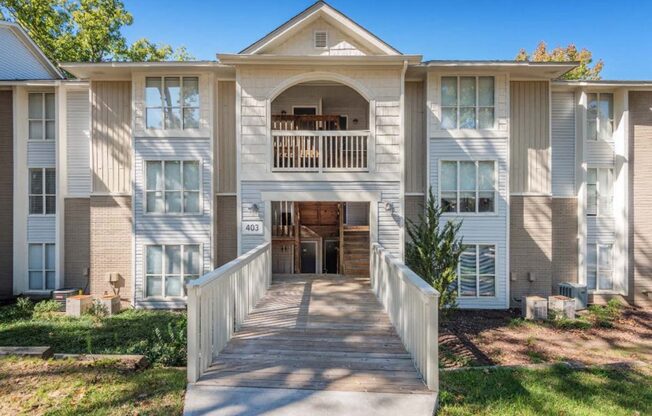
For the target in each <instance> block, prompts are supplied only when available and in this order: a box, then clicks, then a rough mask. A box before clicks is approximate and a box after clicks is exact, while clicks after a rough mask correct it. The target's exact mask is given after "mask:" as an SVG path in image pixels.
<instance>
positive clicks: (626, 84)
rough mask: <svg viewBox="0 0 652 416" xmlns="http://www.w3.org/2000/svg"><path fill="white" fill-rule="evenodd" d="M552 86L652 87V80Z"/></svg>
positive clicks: (568, 82)
mask: <svg viewBox="0 0 652 416" xmlns="http://www.w3.org/2000/svg"><path fill="white" fill-rule="evenodd" d="M553 84H554V85H563V86H570V87H592V86H593V87H644V88H649V87H652V80H650V81H645V80H643V81H633V80H627V81H621V80H565V79H562V80H556V81H553Z"/></svg>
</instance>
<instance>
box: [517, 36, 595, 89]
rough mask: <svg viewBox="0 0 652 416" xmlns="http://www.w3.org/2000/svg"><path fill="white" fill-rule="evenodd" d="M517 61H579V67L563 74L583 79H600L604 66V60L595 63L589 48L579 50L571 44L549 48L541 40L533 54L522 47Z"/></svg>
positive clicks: (565, 76)
mask: <svg viewBox="0 0 652 416" xmlns="http://www.w3.org/2000/svg"><path fill="white" fill-rule="evenodd" d="M516 60H517V61H530V62H578V63H579V65H578V66H577V68H574V69H573V70H572V71H569V72H567V73H566V74H564V75H563V76H562V78H563V79H582V80H599V79H600V72H601V71H602V68H603V67H604V63H603V62H602V60H601V59H600V60H598V61H597V62H596V63H595V64H593V54H592V53H591V51H589V50H588V49H585V48H583V49H581V50H578V49H577V46H575V45H574V44H572V43H571V44H570V45H568V46H566V47H565V48H562V47H560V46H558V47H556V48H555V49H553V50H548V45H547V44H546V42H543V41H542V42H539V44H538V45H537V47H536V49H535V50H534V51H533V52H532V54H528V52H527V51H526V50H525V49H521V50H520V51H519V52H518V55H516ZM591 64H593V65H591Z"/></svg>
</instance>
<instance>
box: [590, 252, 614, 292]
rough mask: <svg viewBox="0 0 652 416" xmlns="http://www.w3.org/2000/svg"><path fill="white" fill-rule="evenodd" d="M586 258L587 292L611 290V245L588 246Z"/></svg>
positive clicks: (612, 283)
mask: <svg viewBox="0 0 652 416" xmlns="http://www.w3.org/2000/svg"><path fill="white" fill-rule="evenodd" d="M586 257H587V260H586V286H587V288H588V289H589V290H613V289H614V266H613V245H612V244H589V245H588V246H587V253H586Z"/></svg>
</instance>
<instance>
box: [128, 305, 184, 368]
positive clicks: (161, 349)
mask: <svg viewBox="0 0 652 416" xmlns="http://www.w3.org/2000/svg"><path fill="white" fill-rule="evenodd" d="M186 327H187V320H186V318H185V317H184V319H182V320H181V322H179V323H178V324H177V325H173V324H172V322H170V323H168V325H167V327H166V328H165V329H164V330H161V328H160V327H156V328H154V333H153V337H152V338H151V339H148V340H144V341H142V342H140V343H139V344H138V345H137V346H136V347H135V348H133V349H132V352H135V353H138V354H143V355H144V356H146V357H147V360H148V361H149V362H150V363H153V364H156V365H160V366H166V367H175V366H184V365H186V358H187V348H186V346H187V343H188V336H187V332H186Z"/></svg>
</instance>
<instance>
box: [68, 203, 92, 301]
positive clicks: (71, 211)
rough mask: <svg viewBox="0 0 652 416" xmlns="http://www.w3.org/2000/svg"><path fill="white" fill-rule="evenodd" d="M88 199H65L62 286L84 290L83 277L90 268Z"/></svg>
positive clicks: (84, 281)
mask: <svg viewBox="0 0 652 416" xmlns="http://www.w3.org/2000/svg"><path fill="white" fill-rule="evenodd" d="M90 203H91V201H90V199H89V198H66V201H65V208H66V209H65V231H64V235H65V248H64V251H65V276H64V283H63V284H64V286H65V287H74V288H81V289H86V290H87V291H88V289H89V288H88V286H89V285H88V278H87V277H86V276H85V275H84V273H85V271H86V269H87V268H89V267H90V244H91V229H90V227H91V218H90V216H91V208H90Z"/></svg>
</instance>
